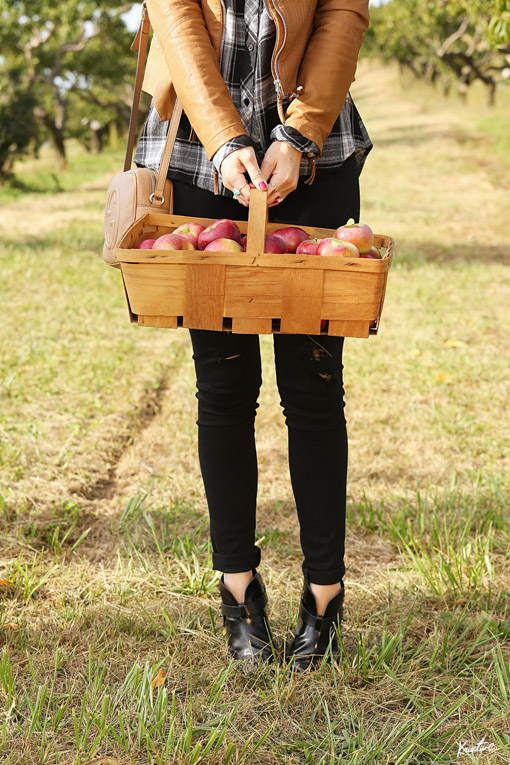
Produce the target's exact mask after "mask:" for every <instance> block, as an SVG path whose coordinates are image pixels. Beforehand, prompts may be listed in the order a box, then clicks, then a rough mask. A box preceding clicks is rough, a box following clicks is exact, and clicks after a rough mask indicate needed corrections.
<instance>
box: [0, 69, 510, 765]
mask: <svg viewBox="0 0 510 765" xmlns="http://www.w3.org/2000/svg"><path fill="white" fill-rule="evenodd" d="M356 88H357V90H356V96H357V104H358V107H359V108H360V111H361V112H362V114H363V116H364V118H365V120H366V123H367V125H368V128H369V131H370V132H371V134H372V136H373V138H374V142H375V143H376V149H375V150H374V152H373V154H372V156H370V157H369V159H368V161H367V166H366V169H365V171H364V174H363V176H362V180H363V218H364V219H365V220H367V221H368V222H369V223H371V224H373V225H374V228H376V229H377V230H379V231H381V232H384V233H390V234H392V235H394V236H395V238H396V240H397V255H396V260H395V265H394V267H393V269H392V272H391V273H390V279H389V287H388V294H387V298H386V304H385V310H384V315H383V321H382V328H381V332H380V334H379V336H378V337H377V338H371V339H370V340H368V341H356V340H349V341H347V342H346V350H345V361H344V364H345V381H346V396H347V409H346V411H347V417H348V422H349V433H350V481H349V508H348V532H347V535H348V536H347V545H346V565H347V576H346V588H347V602H346V622H345V624H344V628H343V645H344V653H343V656H342V657H341V660H340V661H339V663H338V666H337V667H335V668H334V669H331V667H329V666H328V665H325V666H324V668H323V670H322V671H321V672H319V673H317V674H315V675H314V676H312V677H298V678H295V677H291V676H289V675H288V672H287V671H286V668H285V666H281V667H274V668H271V669H267V670H262V671H261V672H260V673H257V674H256V675H254V676H252V677H245V676H243V675H242V674H239V673H238V672H237V671H236V668H235V667H233V666H231V665H228V661H227V653H226V647H225V641H224V638H223V636H222V633H221V622H220V619H219V614H218V596H217V589H216V579H217V573H215V572H213V571H212V569H211V551H210V543H209V541H208V524H207V510H206V505H205V501H204V497H203V490H202V485H201V478H200V474H199V470H198V464H197V459H196V456H195V455H196V440H195V439H196V433H195V406H196V401H195V398H194V395H193V394H194V377H193V371H192V362H191V359H190V354H189V349H188V339H187V335H186V332H185V331H183V330H179V331H175V332H170V331H169V332H166V331H152V330H137V329H135V328H133V327H131V326H130V325H129V324H128V323H127V315H126V309H125V306H124V303H123V294H122V291H121V288H120V284H119V279H118V273H117V272H115V271H113V270H112V269H107V268H106V267H104V266H103V264H102V263H101V262H100V261H99V260H97V258H95V257H94V253H97V252H99V249H100V243H101V213H102V204H103V198H104V188H105V182H106V178H105V177H102V178H98V179H96V180H93V181H91V182H89V183H88V184H85V185H82V186H81V187H80V188H79V189H77V190H76V191H75V192H74V193H73V194H70V195H68V196H65V197H64V196H63V195H51V194H46V195H38V196H35V195H32V196H27V197H26V198H23V199H18V200H16V201H15V202H10V203H8V204H7V205H4V207H3V208H1V213H2V216H5V218H3V219H5V221H8V224H9V225H8V232H6V233H5V234H4V241H5V248H4V251H3V253H2V256H1V257H2V260H3V273H4V289H5V291H6V294H7V299H8V301H9V305H10V310H9V312H7V313H6V315H5V316H4V322H3V325H2V330H1V332H0V362H1V364H2V388H1V395H2V414H1V415H0V439H1V445H0V448H1V452H0V487H1V488H0V493H1V494H2V495H3V497H4V501H3V502H2V503H1V506H0V510H1V511H2V513H1V516H2V534H3V544H2V553H1V559H0V578H1V579H3V580H9V581H11V582H12V585H9V584H5V585H0V591H1V593H2V594H0V597H1V598H2V601H0V642H1V643H3V653H2V654H1V656H0V699H1V705H0V707H1V711H0V753H1V755H2V762H5V763H6V764H8V765H15V764H16V765H21V764H23V765H28V764H29V763H41V765H53V764H54V763H55V764H57V763H59V764H60V765H63V764H64V763H69V764H70V763H73V765H81V764H84V763H87V762H91V761H94V759H95V758H98V757H100V756H101V755H103V756H105V757H106V756H110V757H111V758H115V760H117V761H118V762H120V763H122V764H123V765H124V763H137V764H139V765H146V764H147V763H161V765H162V764H163V763H171V762H175V763H192V762H211V763H224V762H228V761H230V762H249V763H271V764H272V763H313V764H314V765H316V764H320V763H322V764H324V765H325V764H326V763H328V765H329V764H330V763H331V764H333V763H337V762H340V761H342V762H345V763H349V765H355V764H356V765H361V764H366V765H369V764H370V765H372V763H391V764H392V765H397V763H398V764H399V765H407V764H408V763H424V762H427V763H428V762H431V763H432V762H436V763H450V762H458V763H467V762H477V763H505V762H510V716H509V714H508V708H509V704H508V693H509V692H508V688H509V687H510V664H509V660H510V650H509V645H508V638H509V636H510V626H509V621H508V620H509V615H508V612H509V604H510V596H509V590H510V587H509V584H510V555H509V553H510V547H509V528H510V525H509V521H508V497H509V483H508V476H509V475H510V465H509V454H510V449H509V436H508V434H509V433H510V422H509V415H508V411H509V409H508V383H507V375H508V362H509V355H510V354H509V341H508V333H507V330H506V306H507V305H508V302H509V298H510V278H509V276H508V267H507V265H506V258H507V255H508V247H507V233H506V230H505V229H506V217H505V215H506V212H505V209H506V207H505V205H506V204H507V202H506V197H505V194H504V192H505V189H504V188H503V185H502V184H503V183H504V182H505V180H504V178H503V176H502V174H501V173H499V170H498V167H499V160H498V157H497V156H496V154H494V153H493V152H492V150H491V149H490V147H489V146H487V147H484V146H483V145H482V144H480V146H479V147H478V143H477V142H476V141H478V140H481V139H480V135H479V132H478V129H477V127H476V125H475V123H474V121H473V119H472V118H471V117H469V118H468V116H469V115H468V113H467V112H464V111H462V109H460V108H458V107H456V108H452V106H451V105H450V107H449V109H448V110H447V109H446V106H445V105H443V103H442V102H441V103H439V104H438V105H437V108H435V107H434V104H433V103H432V104H431V103H427V104H425V105H424V102H423V101H421V100H419V99H412V100H411V99H410V98H408V97H407V96H404V95H403V94H402V92H401V91H399V89H398V87H397V83H396V81H395V79H394V76H393V74H392V73H391V72H389V71H386V70H383V71H379V70H375V69H370V70H368V71H363V70H362V71H361V72H360V75H359V77H358V83H357V86H356ZM63 208H64V214H63V215H61V212H60V211H61V210H62V209H63ZM488 220H490V222H491V225H490V227H489V228H487V226H486V221H488ZM27 221H29V225H27ZM476 221H481V224H480V225H475V223H476ZM482 224H483V225H482ZM466 232H468V233H466ZM262 352H263V365H264V385H263V390H262V394H261V406H260V409H259V414H258V416H257V438H258V453H259V461H260V494H259V512H258V536H259V543H260V546H261V547H262V548H263V565H262V574H263V576H264V579H265V581H266V584H267V587H268V591H269V595H270V607H269V616H270V619H271V623H272V626H273V632H274V635H275V639H276V641H277V644H278V645H279V646H283V645H284V644H287V645H288V644H289V642H290V640H291V639H292V633H293V629H294V628H295V618H296V612H297V606H298V598H299V591H300V563H301V552H300V547H299V532H298V528H297V521H296V515H295V510H294V506H293V500H292V493H291V488H290V481H289V478H288V475H287V457H286V432H285V428H284V425H283V419H282V415H281V412H280V408H279V406H278V397H277V393H276V387H275V380H274V370H273V365H272V347H271V338H267V337H265V338H262ZM159 668H162V669H163V670H164V671H165V672H166V677H165V682H164V684H163V685H162V686H161V688H160V689H159V690H157V689H154V690H151V682H152V680H153V678H154V677H155V675H156V672H157V670H158V669H159ZM265 734H266V735H267V737H266V738H264V735H265ZM215 736H218V738H217V739H215ZM222 736H223V738H222ZM251 736H252V738H251V739H250V737H251ZM480 742H482V744H480ZM257 745H259V747H258V749H256V751H254V749H255V748H256V747H257ZM477 745H478V752H476V753H471V754H470V753H469V752H468V751H467V750H468V749H469V747H472V748H475V747H476V746H477ZM245 746H246V748H245V750H244V751H243V747H245ZM207 747H209V748H208V749H207ZM484 747H485V748H484ZM105 762H106V761H105Z"/></svg>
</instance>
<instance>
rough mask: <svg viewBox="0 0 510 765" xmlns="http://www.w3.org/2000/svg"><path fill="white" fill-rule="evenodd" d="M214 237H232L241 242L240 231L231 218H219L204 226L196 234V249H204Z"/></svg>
mask: <svg viewBox="0 0 510 765" xmlns="http://www.w3.org/2000/svg"><path fill="white" fill-rule="evenodd" d="M215 239H233V240H234V242H239V243H240V242H241V232H240V231H239V226H238V225H237V223H234V221H233V220H229V219H228V218H220V219H219V220H216V221H214V223H211V225H210V226H207V228H204V230H203V231H201V232H200V234H199V235H198V249H199V250H205V248H206V247H207V245H208V244H210V243H211V242H213V241H214V240H215Z"/></svg>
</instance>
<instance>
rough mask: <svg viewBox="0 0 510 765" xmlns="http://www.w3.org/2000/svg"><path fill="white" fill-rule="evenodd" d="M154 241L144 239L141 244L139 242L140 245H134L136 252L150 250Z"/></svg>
mask: <svg viewBox="0 0 510 765" xmlns="http://www.w3.org/2000/svg"><path fill="white" fill-rule="evenodd" d="M155 241H156V240H155V239H144V240H143V242H140V244H137V245H136V249H137V250H152V245H153V244H154V242H155Z"/></svg>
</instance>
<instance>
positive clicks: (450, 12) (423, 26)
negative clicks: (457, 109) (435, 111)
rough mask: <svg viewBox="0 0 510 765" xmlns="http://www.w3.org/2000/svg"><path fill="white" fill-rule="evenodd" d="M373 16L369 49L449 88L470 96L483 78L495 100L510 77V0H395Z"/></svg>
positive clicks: (489, 100) (446, 89) (489, 95)
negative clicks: (500, 83)
mask: <svg viewBox="0 0 510 765" xmlns="http://www.w3.org/2000/svg"><path fill="white" fill-rule="evenodd" d="M371 16H372V23H371V28H370V30H369V33H368V35H367V38H366V43H367V46H366V49H367V50H368V52H370V53H371V54H377V55H382V57H383V58H384V59H385V60H396V61H398V62H399V64H401V65H402V66H404V67H408V68H409V69H411V70H412V71H413V73H414V74H415V75H416V76H418V77H426V78H428V79H429V80H431V81H432V82H435V81H436V80H438V79H439V80H440V81H441V82H442V83H443V87H444V90H445V91H448V90H449V88H450V87H451V85H452V84H455V86H456V87H457V90H458V92H459V94H460V95H465V93H466V92H467V89H468V87H469V86H470V85H471V83H473V82H474V81H475V80H479V81H481V82H483V83H484V85H485V86H486V88H487V94H488V102H489V104H493V103H494V98H495V93H496V87H497V85H498V83H499V82H501V81H502V80H504V79H507V78H508V77H509V76H510V39H509V37H510V0H390V2H389V3H387V4H385V5H382V6H379V7H377V8H374V9H373V10H372V13H371Z"/></svg>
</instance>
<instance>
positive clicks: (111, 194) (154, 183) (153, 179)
mask: <svg viewBox="0 0 510 765" xmlns="http://www.w3.org/2000/svg"><path fill="white" fill-rule="evenodd" d="M149 27H150V21H149V15H148V13H147V9H146V7H145V3H143V6H142V19H141V22H140V28H139V30H138V33H137V35H136V37H135V39H134V41H133V44H132V46H131V50H138V60H137V64H136V79H135V89H134V94H133V105H132V108H131V117H130V120H129V131H128V141H127V148H126V158H125V160H124V172H122V173H119V174H118V175H115V176H114V177H113V178H112V179H111V180H110V182H109V184H108V189H107V192H106V209H105V215H104V246H103V258H104V260H105V261H106V263H108V264H109V265H110V266H114V267H116V268H119V267H120V266H119V263H118V262H117V255H116V249H117V247H118V246H119V243H120V241H121V239H122V237H123V236H124V234H125V233H126V231H127V229H128V228H129V227H130V226H131V225H132V224H133V223H134V222H135V221H136V220H138V218H140V217H141V216H142V215H145V213H148V212H162V213H171V212H172V209H173V189H172V181H171V180H170V179H169V178H167V173H168V166H169V164H170V157H171V155H172V150H173V147H174V143H175V137H176V135H177V129H178V127H179V122H180V119H181V115H182V105H181V103H180V102H179V100H178V99H176V101H175V106H174V110H173V114H172V118H171V120H170V125H169V128H168V135H167V139H166V143H165V148H164V150H163V155H162V157H161V164H160V167H159V172H157V173H156V171H155V170H151V169H149V168H148V167H136V168H131V164H132V160H133V148H134V143H135V130H136V119H137V116H138V106H139V103H140V91H141V89H142V78H143V70H144V68H145V58H146V53H147V43H148V38H149Z"/></svg>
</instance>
